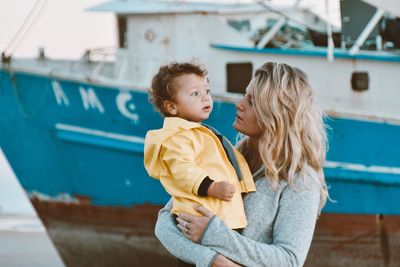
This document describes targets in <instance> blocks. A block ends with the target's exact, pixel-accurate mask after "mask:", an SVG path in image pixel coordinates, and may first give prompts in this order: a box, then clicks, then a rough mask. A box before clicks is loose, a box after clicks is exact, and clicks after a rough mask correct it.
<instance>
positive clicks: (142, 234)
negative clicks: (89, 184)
mask: <svg viewBox="0 0 400 267" xmlns="http://www.w3.org/2000/svg"><path fill="white" fill-rule="evenodd" d="M81 200H82V199H81ZM32 203H33V205H34V207H35V209H36V211H37V212H38V215H39V216H40V218H41V219H42V221H43V223H44V225H45V226H46V229H47V231H48V233H49V235H50V237H51V239H52V241H53V243H54V245H55V246H56V247H57V250H58V252H59V254H60V256H61V258H62V260H63V261H64V263H65V265H66V266H69V267H71V266H79V267H84V266H167V267H168V266H175V259H174V258H173V257H172V256H171V255H170V254H169V253H168V252H167V251H166V250H165V249H164V248H163V246H162V245H161V243H159V241H158V240H157V239H156V237H155V236H154V225H155V222H156V218H157V212H158V210H159V209H160V208H161V207H160V206H155V205H138V206H134V207H131V208H123V207H119V208H117V207H99V206H93V205H91V204H90V201H80V202H79V203H65V202H55V201H48V200H40V199H38V198H33V199H32ZM399 254H400V216H379V215H377V216H373V215H350V214H348V215H343V214H322V215H321V217H320V218H319V220H318V221H317V227H316V231H315V235H314V239H313V242H312V245H311V249H310V253H309V255H308V258H307V261H306V264H305V266H307V267H314V266H315V267H317V266H318V267H320V266H321V267H330V266H332V267H333V266H366V267H367V266H374V267H375V266H385V267H386V266H400V255H399Z"/></svg>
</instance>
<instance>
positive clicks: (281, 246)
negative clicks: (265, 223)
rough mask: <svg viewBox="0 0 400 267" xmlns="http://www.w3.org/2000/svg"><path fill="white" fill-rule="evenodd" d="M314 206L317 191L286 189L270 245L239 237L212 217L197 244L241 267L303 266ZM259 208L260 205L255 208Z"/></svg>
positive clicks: (308, 246) (309, 238) (307, 248)
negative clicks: (242, 266) (210, 249)
mask: <svg viewBox="0 0 400 267" xmlns="http://www.w3.org/2000/svg"><path fill="white" fill-rule="evenodd" d="M318 205H319V192H318V191H315V190H306V191H301V192H299V191H294V190H292V189H289V188H286V190H285V191H284V192H282V195H281V198H280V201H279V210H278V214H277V216H276V219H275V223H274V225H273V231H272V232H273V234H272V243H271V244H266V243H260V242H257V241H254V240H252V239H249V238H247V237H244V236H242V235H240V234H239V233H237V232H236V231H233V230H231V229H229V228H227V227H226V226H225V224H224V223H223V222H222V221H221V220H220V219H219V218H218V217H216V216H214V218H213V220H212V221H211V222H210V224H209V227H208V228H207V229H206V231H205V233H204V236H203V238H202V240H201V244H202V245H205V246H208V247H210V248H212V249H214V250H215V251H217V252H218V253H220V254H222V255H224V256H225V257H227V258H230V259H232V260H234V261H236V262H238V263H239V264H242V265H244V266H273V267H280V266H282V267H283V266H285V267H286V266H303V264H304V262H305V259H306V257H307V253H308V250H309V248H310V245H311V240H312V237H313V233H314V228H315V222H316V219H317V213H318ZM262 206H263V205H262V203H260V206H259V208H262ZM253 211H254V210H253Z"/></svg>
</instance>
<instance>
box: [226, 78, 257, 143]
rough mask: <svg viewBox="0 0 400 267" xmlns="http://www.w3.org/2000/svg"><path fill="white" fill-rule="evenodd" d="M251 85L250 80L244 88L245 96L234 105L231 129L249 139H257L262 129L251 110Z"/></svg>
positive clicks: (252, 109)
mask: <svg viewBox="0 0 400 267" xmlns="http://www.w3.org/2000/svg"><path fill="white" fill-rule="evenodd" d="M253 83H254V82H253V80H251V82H250V83H249V85H248V86H247V88H246V94H245V95H244V96H243V98H242V99H241V100H240V101H239V102H238V103H237V104H236V118H235V121H234V122H233V127H234V128H235V129H236V130H237V131H238V132H241V133H242V134H245V135H247V136H249V137H251V138H258V137H259V136H260V135H261V134H262V129H261V127H260V126H259V125H258V123H257V118H256V114H255V112H254V108H253Z"/></svg>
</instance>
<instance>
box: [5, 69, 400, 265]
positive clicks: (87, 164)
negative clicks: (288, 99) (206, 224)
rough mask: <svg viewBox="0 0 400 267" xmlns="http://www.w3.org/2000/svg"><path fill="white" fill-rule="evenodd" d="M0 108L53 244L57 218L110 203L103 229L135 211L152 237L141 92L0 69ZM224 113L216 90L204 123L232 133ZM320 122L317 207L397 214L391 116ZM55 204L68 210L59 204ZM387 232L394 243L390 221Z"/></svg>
mask: <svg viewBox="0 0 400 267" xmlns="http://www.w3.org/2000/svg"><path fill="white" fill-rule="evenodd" d="M0 112H1V114H2V116H0V129H1V130H0V146H1V148H2V150H3V151H4V153H5V155H6V157H7V159H8V161H9V162H10V165H11V167H12V169H13V170H14V172H15V174H16V176H17V178H18V180H19V181H20V183H21V185H22V186H23V188H24V189H25V190H26V192H27V193H28V194H29V195H30V197H31V200H32V202H33V203H34V206H35V208H36V209H37V211H38V214H39V216H41V218H42V219H43V221H44V223H45V225H46V226H47V228H48V230H49V232H50V235H51V236H52V237H54V238H53V241H54V242H55V244H56V245H57V247H60V246H61V247H63V244H57V243H58V242H61V241H57V234H59V233H58V232H57V231H58V230H57V231H56V230H54V229H60V225H63V222H67V221H70V222H71V221H73V222H74V223H73V225H75V227H78V226H79V225H81V226H82V225H86V226H87V227H89V226H90V225H93V224H90V223H88V221H90V220H89V219H88V218H87V219H88V221H86V222H87V223H86V224H85V220H84V219H82V218H84V217H87V216H89V217H90V216H93V220H97V223H100V222H102V221H103V222H104V220H105V219H104V218H105V217H101V216H100V217H96V216H97V215H98V214H102V213H105V212H107V210H108V209H109V208H110V207H111V208H112V210H113V211H114V213H113V214H114V220H113V222H112V223H110V224H109V225H111V226H112V227H111V226H110V229H114V230H115V229H116V228H118V227H120V223H118V222H119V221H121V220H124V218H125V219H128V218H129V220H141V216H142V215H143V214H145V217H146V216H147V217H146V218H147V219H142V221H143V222H144V223H143V225H145V227H144V226H143V225H142V226H143V227H144V228H146V229H147V230H146V231H145V234H143V233H142V235H144V236H152V238H153V239H154V237H153V234H152V229H153V227H154V220H155V216H156V210H157V209H158V208H159V207H161V206H162V205H163V204H164V203H166V202H167V200H168V198H169V197H168V195H167V194H166V193H165V192H164V190H163V188H162V187H161V185H160V183H159V182H158V181H156V180H153V179H151V178H149V177H148V175H147V173H146V171H145V169H144V167H143V138H144V136H145V134H146V132H147V130H149V129H154V128H159V127H161V125H162V118H161V117H160V116H159V114H158V113H157V112H155V111H154V109H153V107H152V106H151V105H150V104H149V102H148V100H147V94H146V93H145V92H142V91H139V90H129V91H128V90H124V89H123V88H113V87H106V86H100V85H96V84H90V83H85V82H80V81H72V80H64V79H59V78H56V77H53V78H50V77H46V76H40V75H34V74H30V73H22V72H14V73H9V72H6V71H3V70H1V71H0ZM234 114H235V106H234V104H233V103H232V102H225V101H222V100H218V99H217V100H216V101H215V105H214V111H213V113H212V116H211V118H210V119H209V121H208V122H207V123H209V124H211V125H213V126H215V127H216V128H218V129H219V130H220V131H221V132H222V133H224V134H225V135H226V136H227V137H228V138H229V139H231V141H233V142H234V141H235V138H236V136H237V133H236V132H235V131H234V129H233V128H232V122H233V119H234V116H235V115H234ZM326 123H327V125H328V126H329V128H330V129H329V152H328V155H327V159H328V163H330V164H328V165H327V167H326V168H325V170H324V171H325V175H326V179H327V183H328V185H329V188H330V190H329V191H330V197H331V199H333V200H334V201H330V202H328V203H327V205H326V207H325V208H324V210H323V213H324V215H323V216H329V215H337V214H339V215H340V214H349V216H350V215H351V216H367V217H368V218H370V217H371V216H372V217H373V218H374V216H376V215H384V216H386V215H391V216H395V217H397V216H398V215H400V205H398V203H400V172H399V170H400V160H399V159H400V157H399V156H398V151H399V150H400V138H398V137H399V136H400V125H394V124H388V123H385V122H376V121H367V120H365V121H362V120H356V119H351V118H340V117H329V118H327V120H326ZM85 205H86V206H85ZM83 206H85V207H86V208H85V209H83V210H86V211H87V210H89V211H87V212H82V210H80V209H82V207H83ZM143 207H146V208H143ZM65 209H67V210H68V209H70V210H69V211H68V212H69V213H70V214H73V216H72V217H68V214H69V213H68V212H67V213H65V214H63V213H60V210H61V211H62V210H65ZM115 209H117V210H119V211H120V212H119V213H118V212H117V213H115ZM138 209H139V210H140V211H138ZM56 214H58V215H57V216H56ZM90 214H91V215H90ZM95 214H96V216H95ZM118 214H119V215H118ZM121 214H131V216H128V215H127V217H124V216H125V215H124V216H122V217H121V216H120V215H121ZM132 214H133V215H132ZM141 214H142V215H141ZM74 216H75V217H74ZM94 217H96V218H97V219H95V218H94ZM102 218H103V219H102ZM100 225H102V223H100ZM102 227H103V228H102ZM102 227H100V228H98V227H95V228H94V229H93V231H94V232H101V230H99V229H107V227H105V226H104V225H103V226H102ZM104 227H105V228H104ZM129 227H139V226H132V225H130V226H129ZM129 227H128V228H129ZM143 227H142V228H143ZM61 228H62V227H61ZM139 228H140V227H139ZM52 229H53V230H52ZM110 229H109V231H111V232H112V230H110ZM323 231H325V230H323ZM105 232H107V231H105ZM394 232H395V233H396V234H394V235H393V236H396V238H397V239H396V240H397V241H395V243H396V242H397V243H396V244H398V245H396V246H397V248H399V247H398V246H400V244H399V242H398V240H399V239H400V235H399V233H400V229H397V230H395V231H394ZM123 234H124V233H122V235H123ZM317 234H318V228H317ZM119 235H121V232H119ZM130 235H137V233H136V232H135V233H131V234H130ZM139 235H140V234H139ZM333 236H334V235H333ZM392 243H393V242H392ZM154 244H155V243H154ZM157 244H158V243H157ZM158 245H159V244H158ZM158 245H157V246H158ZM154 246H156V245H154ZM60 251H62V250H60ZM64 253H65V252H64ZM160 253H161V252H160ZM161 254H162V255H164V254H163V253H161ZM68 255H69V254H68ZM62 256H63V259H64V261H65V262H67V260H66V258H67V256H65V255H62ZM167 258H168V256H167ZM130 262H132V261H130ZM121 264H122V263H121ZM68 265H74V263H70V264H68ZM81 266H84V265H81ZM120 266H122V265H120Z"/></svg>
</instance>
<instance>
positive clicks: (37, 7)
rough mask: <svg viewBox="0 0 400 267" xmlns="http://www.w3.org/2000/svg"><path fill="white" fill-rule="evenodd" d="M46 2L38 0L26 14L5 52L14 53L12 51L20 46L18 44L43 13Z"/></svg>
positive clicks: (45, 0)
mask: <svg viewBox="0 0 400 267" xmlns="http://www.w3.org/2000/svg"><path fill="white" fill-rule="evenodd" d="M46 3H47V0H37V1H36V3H35V4H34V6H33V7H32V8H31V10H30V11H29V14H28V16H26V18H25V20H24V21H23V23H22V25H21V27H19V29H18V31H17V32H16V33H15V35H14V37H13V38H12V39H11V41H10V42H9V44H8V45H7V47H6V49H5V50H4V53H5V54H7V52H8V54H12V52H13V51H14V50H15V49H16V48H17V47H18V45H19V44H20V43H21V41H22V40H23V39H24V38H25V36H26V34H27V33H28V32H29V30H30V29H31V27H32V26H33V25H34V23H35V22H36V21H37V18H38V16H39V15H40V14H41V13H42V11H43V7H44V6H45V4H46ZM8 50H9V51H8Z"/></svg>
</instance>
